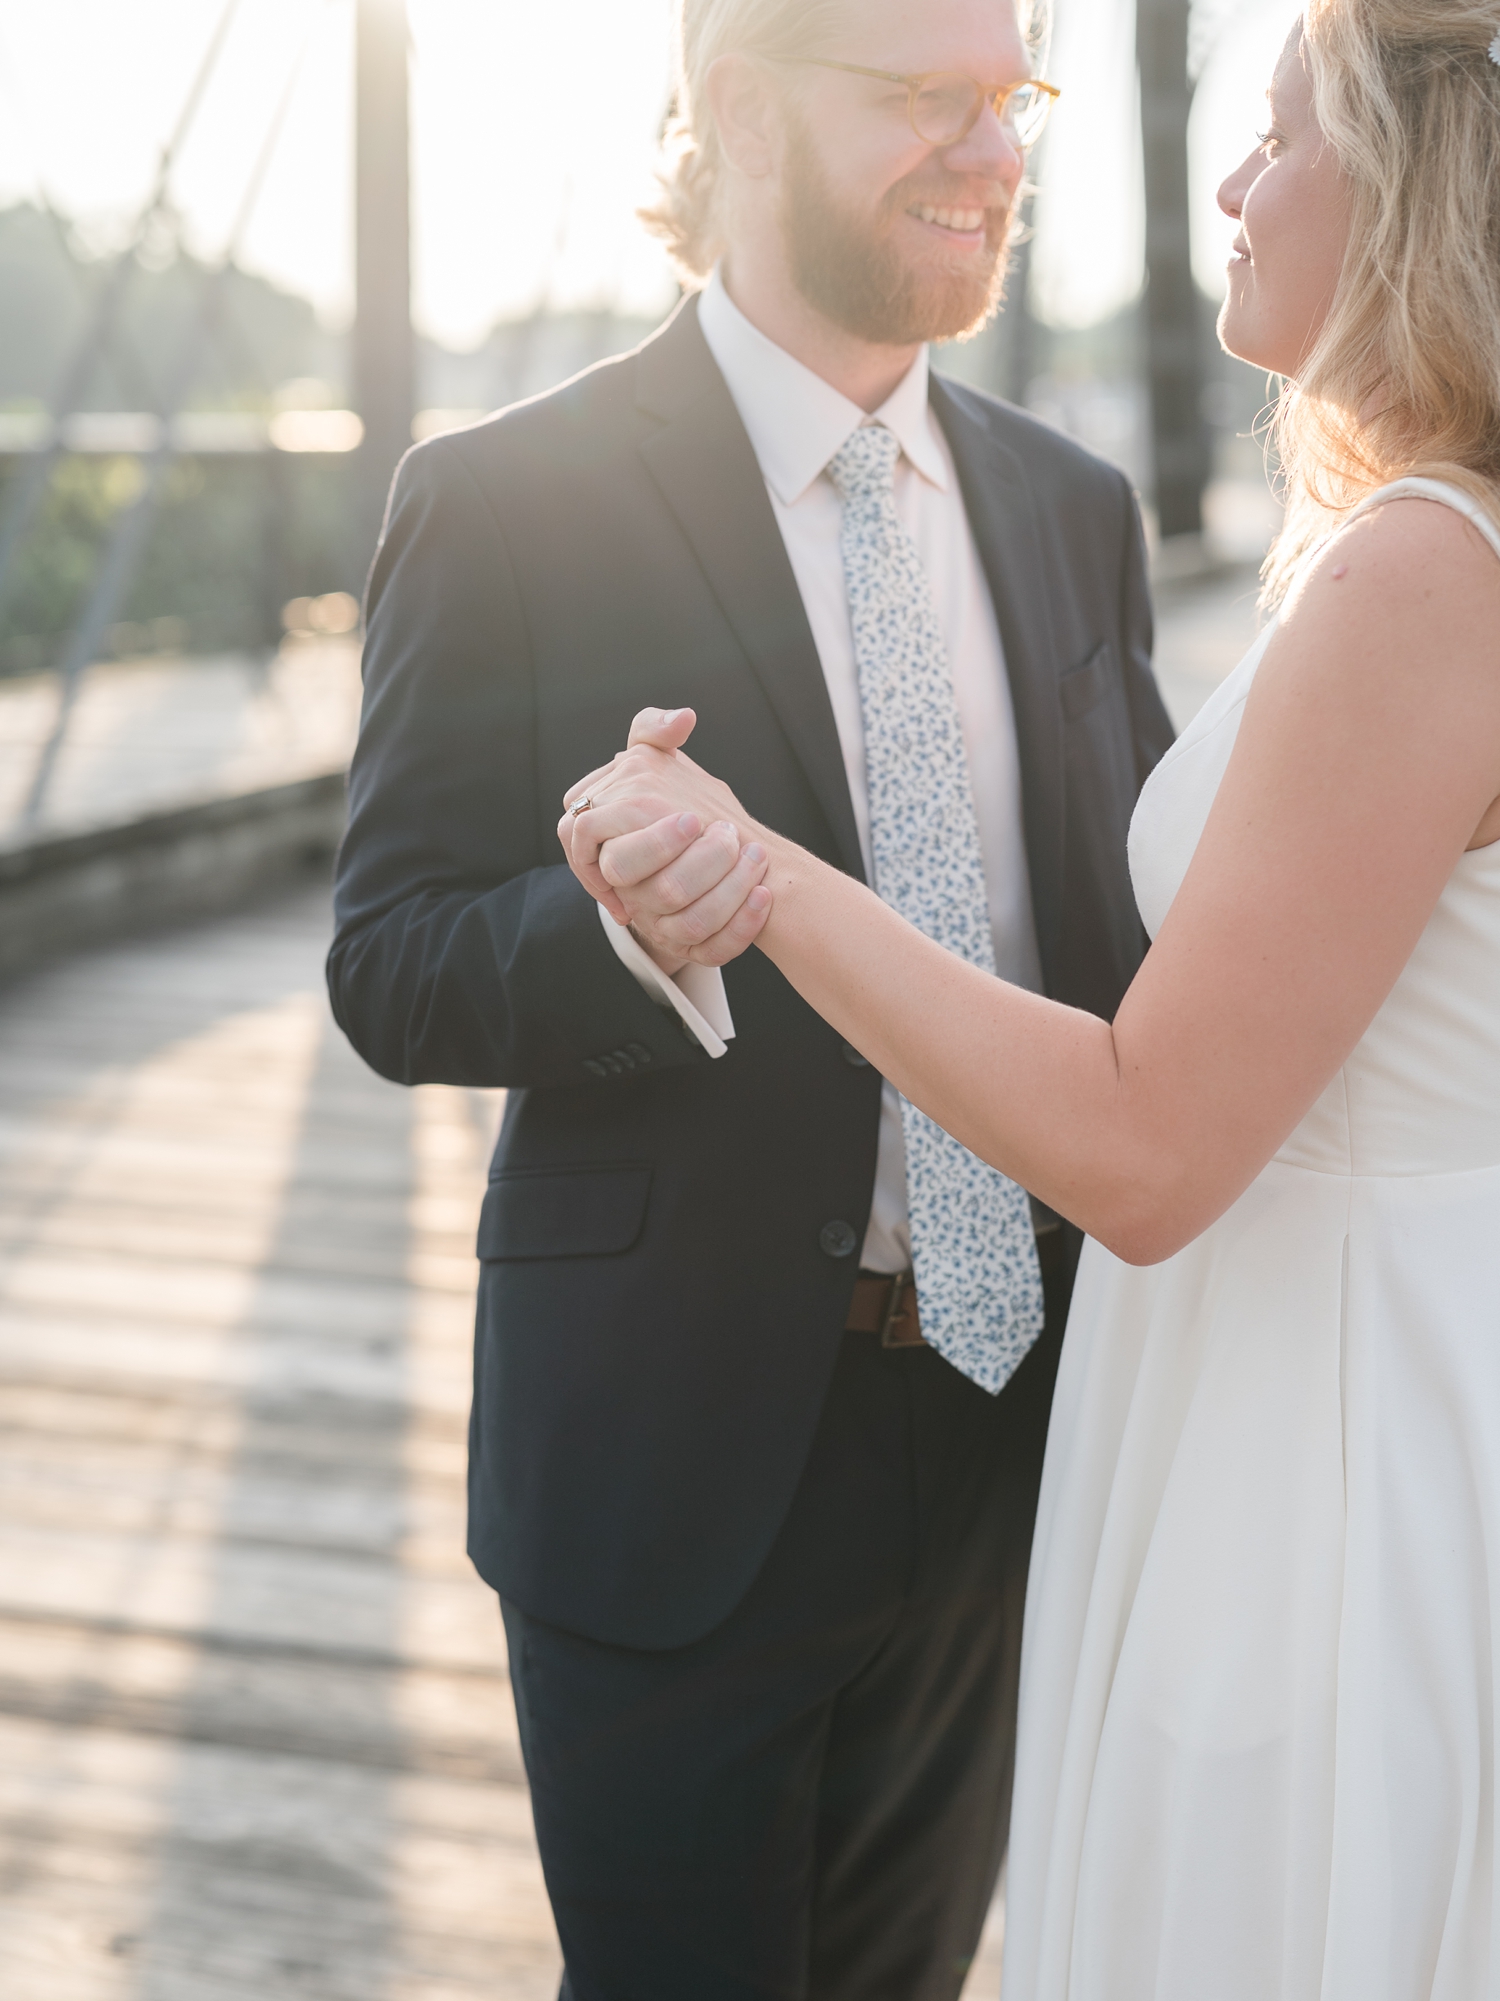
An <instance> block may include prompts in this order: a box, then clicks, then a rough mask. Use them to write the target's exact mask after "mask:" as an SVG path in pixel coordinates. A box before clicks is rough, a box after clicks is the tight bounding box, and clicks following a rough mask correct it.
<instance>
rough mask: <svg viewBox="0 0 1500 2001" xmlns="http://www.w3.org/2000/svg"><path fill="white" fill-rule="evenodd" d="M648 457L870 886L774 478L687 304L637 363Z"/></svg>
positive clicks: (854, 870) (831, 820) (643, 449)
mask: <svg viewBox="0 0 1500 2001" xmlns="http://www.w3.org/2000/svg"><path fill="white" fill-rule="evenodd" d="M637 369H638V376H637V382H638V387H637V393H636V401H637V404H638V405H639V406H640V407H641V408H642V409H643V410H646V411H647V412H648V413H649V414H650V415H651V416H653V417H656V418H658V419H659V420H660V428H659V429H657V430H655V431H653V432H651V433H650V434H649V435H648V436H647V437H645V438H644V439H643V440H642V441H641V445H640V448H639V449H640V453H641V457H642V458H643V459H644V460H645V463H646V466H647V469H648V470H649V472H650V474H651V477H652V478H653V479H654V480H655V481H656V484H657V486H658V487H659V488H660V489H661V493H662V497H663V498H664V500H665V501H666V503H667V505H668V507H670V508H671V510H672V513H673V514H674V515H675V517H676V519H677V523H678V526H679V527H680V528H681V529H682V532H683V534H684V535H685V536H686V537H687V540H688V543H689V545H690V546H691V548H692V551H693V554H694V555H695V556H696V557H697V559H698V563H699V565H700V566H701V568H702V570H703V573H704V575H705V576H706V577H707V579H708V581H709V584H710V586H711V587H712V589H713V592H714V595H715V597H716V598H717V599H718V601H719V604H720V607H721V608H722V610H723V612H724V616H725V617H726V618H727V619H728V621H729V624H730V626H731V627H732V628H733V630H734V633H735V636H736V638H737V639H738V640H739V642H740V644H741V646H742V647H743V648H744V649H745V653H746V655H747V656H748V658H749V660H750V664H751V666H752V667H753V668H754V670H755V673H756V675H757V676H758V678H759V680H760V683H761V686H762V688H763V689H764V690H765V693H766V697H767V699H768V701H769V702H770V704H771V707H772V708H773V709H774V711H775V713H776V716H777V718H778V720H779V721H780V723H781V726H782V728H783V730H784V731H785V732H786V736H787V741H788V742H789V743H790V745H791V747H792V750H793V752H794V754H795V755H796V757H797V759H798V761H799V762H800V764H801V766H802V769H803V771H804V772H805V773H806V776H807V780H808V783H809V785H811V787H812V790H813V792H814V794H815V796H816V798H817V800H818V804H819V805H820V806H821V807H822V809H823V813H824V816H825V818H826V819H827V821H828V824H829V827H830V829H831V830H832V833H833V837H834V841H835V844H836V846H837V850H838V855H839V859H840V861H841V862H842V864H843V866H844V868H845V869H846V870H848V872H849V873H850V874H852V875H855V876H857V877H859V878H860V880H861V881H862V880H863V879H864V865H863V862H862V861H861V859H860V852H859V834H858V830H857V829H856V826H855V822H854V808H853V805H852V804H851V802H850V798H849V784H848V780H847V778H846V777H845V773H844V756H843V751H842V750H841V748H840V746H839V736H838V728H837V726H836V724H835V722H834V719H833V705H832V703H831V702H830V701H829V699H828V685H827V683H826V682H825V680H824V678H823V669H822V665H821V663H820V661H819V659H818V650H817V647H816V646H815V644H814V643H813V636H812V628H811V627H810V626H809V625H808V622H807V613H806V612H805V611H804V610H803V606H802V597H801V593H800V592H799V591H798V589H797V580H796V578H795V576H794V575H793V573H792V566H791V563H790V561H789V560H788V557H787V553H786V545H785V543H784V542H783V541H782V539H781V531H780V529H779V528H778V527H777V526H776V517H775V515H774V514H773V512H772V510H771V502H770V499H769V497H768V496H767V493H766V488H765V481H764V480H763V479H762V477H761V471H760V467H759V465H758V464H757V462H756V458H755V453H754V451H753V450H752V448H751V444H750V440H749V438H748V437H747V436H746V434H745V427H744V425H743V424H742V423H741V422H740V419H739V413H738V412H737V411H736V409H735V407H734V401H733V398H732V397H731V396H730V394H729V391H728V389H727V387H726V386H725V383H724V378H723V376H722V375H720V373H719V371H718V368H717V366H716V365H715V363H714V359H713V356H712V355H711V354H710V353H709V351H708V344H707V342H706V341H705V340H704V338H703V335H702V333H701V332H700V331H699V328H698V314H697V305H696V302H695V301H692V300H689V301H686V302H685V303H684V304H683V305H682V306H681V307H679V309H678V311H677V313H676V314H675V315H674V316H673V318H672V320H671V321H670V322H669V323H668V325H667V326H666V327H665V328H664V329H663V331H662V332H661V333H660V334H658V335H657V336H656V337H655V338H654V339H653V340H651V341H649V342H647V344H646V345H645V347H643V348H642V349H641V350H640V352H639V354H638V356H637Z"/></svg>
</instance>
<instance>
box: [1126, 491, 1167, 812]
mask: <svg viewBox="0 0 1500 2001" xmlns="http://www.w3.org/2000/svg"><path fill="white" fill-rule="evenodd" d="M1120 484H1121V486H1122V488H1123V489H1124V497H1125V511H1126V528H1125V547H1124V561H1123V563H1122V564H1121V570H1120V658H1121V660H1122V661H1123V663H1124V674H1125V700H1126V704H1127V706H1128V707H1129V710H1130V734H1131V742H1132V746H1133V748H1134V751H1135V770H1136V786H1137V788H1138V789H1139V787H1140V786H1142V785H1144V784H1145V782H1146V780H1147V779H1148V778H1149V777H1150V775H1151V773H1152V772H1153V771H1154V770H1155V768H1156V766H1157V765H1158V764H1159V763H1160V762H1161V760H1162V758H1163V757H1164V756H1165V755H1166V753H1167V751H1168V749H1169V748H1170V746H1171V744H1172V741H1173V739H1174V738H1175V737H1176V735H1177V732H1176V730H1174V729H1173V727H1172V721H1171V718H1170V717H1169V716H1168V714H1167V710H1166V705H1165V703H1164V702H1163V701H1162V698H1161V690H1160V689H1159V688H1158V687H1157V685H1156V676H1155V675H1154V674H1153V673H1152V671H1151V649H1152V645H1153V643H1154V640H1155V636H1156V634H1155V623H1154V620H1153V618H1152V615H1151V588H1150V584H1149V582H1148V581H1147V575H1146V537H1145V535H1144V533H1143V531H1142V528H1141V510H1140V508H1139V507H1138V506H1137V504H1136V498H1135V494H1134V493H1133V492H1132V491H1131V487H1130V482H1129V481H1128V480H1127V479H1126V478H1125V476H1124V475H1123V474H1121V476H1120Z"/></svg>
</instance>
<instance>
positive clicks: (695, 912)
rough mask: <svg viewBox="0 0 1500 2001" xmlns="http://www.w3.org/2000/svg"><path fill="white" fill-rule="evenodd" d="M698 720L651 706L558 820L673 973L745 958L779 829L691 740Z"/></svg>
mask: <svg viewBox="0 0 1500 2001" xmlns="http://www.w3.org/2000/svg"><path fill="white" fill-rule="evenodd" d="M697 721H698V718H697V716H696V715H695V714H694V712H693V711H692V710H691V709H643V710H642V711H641V713H640V714H639V715H638V716H637V717H636V719H635V721H634V722H633V723H632V724H631V726H630V737H629V742H628V747H627V748H626V749H625V750H623V751H621V752H619V753H618V755H616V756H615V757H612V758H611V759H610V761H609V763H608V764H605V765H601V766H600V767H599V769H598V770H597V771H591V772H590V773H589V775H588V776H587V778H583V779H580V781H579V782H578V784H576V785H574V786H571V787H569V789H568V792H567V794H566V797H565V798H564V801H563V804H564V808H565V809H566V810H565V811H564V813H563V816H562V818H561V819H560V820H559V821H558V823H557V837H558V839H559V840H560V841H561V842H562V844H563V851H564V853H565V854H566V855H567V857H568V864H569V866H570V867H571V868H572V870H573V873H574V874H575V875H576V876H577V877H578V880H579V881H580V882H581V883H582V884H583V886H584V888H585V889H586V890H587V891H588V892H589V895H590V896H592V897H594V898H595V899H596V900H597V901H598V902H599V903H602V904H603V905H604V908H605V909H606V910H607V911H608V912H609V914H610V916H611V917H613V918H614V920H615V922H616V923H617V924H628V925H629V926H630V928H631V930H632V932H633V933H634V934H635V936H636V938H637V939H638V940H639V941H640V943H641V944H642V945H643V946H644V947H645V948H646V950H647V951H648V952H649V953H650V954H651V956H652V958H653V959H654V960H655V961H656V964H657V965H658V966H659V967H660V968H661V969H662V971H663V972H665V973H667V974H668V975H670V974H672V973H676V972H679V971H680V970H681V969H682V967H683V966H685V965H686V964H687V963H688V962H689V961H690V960H691V961H694V962H696V963H697V964H698V965H700V966H722V965H725V964H727V963H728V961H729V960H730V959H734V958H738V956H739V954H740V953H741V952H743V951H744V950H745V949H746V948H747V947H748V946H749V945H751V944H753V943H754V942H755V939H756V938H757V937H758V936H759V934H760V932H761V930H762V928H763V927H764V925H765V922H766V919H767V917H768V916H769V915H770V911H771V901H772V898H771V892H770V890H769V889H768V888H767V887H766V886H765V877H766V872H767V870H768V869H769V867H770V839H771V837H770V835H769V834H768V832H767V830H766V829H765V828H763V827H759V826H757V825H756V823H755V822H754V821H753V820H752V819H751V818H750V816H749V815H748V814H747V813H746V811H745V809H744V807H743V806H741V804H740V802H739V801H738V799H736V798H735V796H734V794H733V793H732V792H731V791H730V789H729V787H728V786H727V785H724V784H722V783H721V782H720V780H718V779H717V778H714V777H711V776H710V775H709V773H708V772H706V771H704V770H703V769H702V767H701V766H699V765H696V764H694V762H693V760H692V759H691V758H690V757H688V756H687V755H686V754H685V752H684V751H683V749H682V746H683V744H685V743H686V742H687V739H688V738H689V736H691V734H692V732H693V730H694V728H695V726H696V724H697ZM583 799H587V800H589V801H590V804H589V806H588V807H587V809H586V810H584V811H583V812H580V813H576V814H575V813H574V812H573V811H572V808H573V807H574V806H576V805H577V804H578V802H579V801H580V800H583Z"/></svg>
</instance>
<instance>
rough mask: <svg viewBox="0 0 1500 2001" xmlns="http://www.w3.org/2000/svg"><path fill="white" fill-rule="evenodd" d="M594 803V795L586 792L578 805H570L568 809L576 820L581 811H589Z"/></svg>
mask: <svg viewBox="0 0 1500 2001" xmlns="http://www.w3.org/2000/svg"><path fill="white" fill-rule="evenodd" d="M593 803H594V801H593V796H592V795H591V794H590V793H587V792H585V793H584V795H583V797H582V798H581V799H580V800H579V801H578V804H577V805H576V806H570V807H569V808H568V811H569V812H570V813H571V814H572V815H573V818H574V819H575V820H576V819H577V818H578V816H579V814H580V813H587V812H588V811H589V810H590V809H591V808H592V806H593Z"/></svg>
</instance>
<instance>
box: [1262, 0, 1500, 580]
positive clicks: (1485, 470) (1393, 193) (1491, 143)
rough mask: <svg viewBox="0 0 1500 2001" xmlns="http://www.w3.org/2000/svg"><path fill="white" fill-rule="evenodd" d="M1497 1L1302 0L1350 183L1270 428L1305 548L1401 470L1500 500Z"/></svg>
mask: <svg viewBox="0 0 1500 2001" xmlns="http://www.w3.org/2000/svg"><path fill="white" fill-rule="evenodd" d="M1497 35H1500V0H1308V6H1307V12H1306V17H1305V20H1304V23H1303V33H1302V50H1303V56H1304V60H1305V61H1306V63H1307V68H1308V74H1309V76H1310V78H1311V81H1312V89H1313V103H1314V108H1315V111H1316V115H1317V120H1318V124H1319V127H1320V128H1321V130H1322V132H1323V135H1324V137H1325V139H1326V140H1327V142H1328V143H1329V145H1330V146H1331V147H1332V148H1333V151H1334V155H1335V157H1336V158H1337V160H1338V163H1339V166H1340V168H1341V169H1342V171H1343V173H1344V175H1345V177H1346V180H1347V184H1348V190H1349V247H1348V249H1347V251H1346V252H1345V256H1344V265H1343V270H1342V272H1341V273H1340V276H1339V282H1338V286H1337V289H1336V291H1335V294H1334V299H1333V304H1332V307H1331V308H1330V311H1329V314H1328V318H1327V321H1326V322H1325V324H1324V326H1323V328H1322V330H1321V332H1320V333H1319V335H1318V339H1317V341H1316V343H1315V344H1314V347H1313V349H1312V352H1311V354H1310V355H1309V356H1308V358H1307V361H1306V362H1305V364H1304V365H1303V367H1302V368H1301V369H1299V371H1298V376H1297V380H1296V382H1295V383H1288V384H1286V385H1284V386H1283V389H1282V392H1281V395H1280V398H1279V401H1278V404H1277V408H1276V413H1275V416H1274V419H1273V421H1272V426H1271V436H1272V442H1273V444H1274V446H1275V449H1276V451H1277V454H1278V456H1279V458H1280V461H1281V468H1282V475H1283V478H1284V479H1285V481H1286V485H1287V492H1288V509H1287V518H1286V524H1285V527H1284V528H1283V531H1282V534H1281V536H1280V537H1279V538H1278V540H1277V543H1276V546H1275V547H1274V549H1273V550H1272V552H1271V555H1270V557H1269V558H1268V560H1267V566H1266V576H1267V593H1268V595H1269V596H1271V597H1272V598H1274V597H1276V596H1278V595H1279V594H1280V593H1281V592H1282V591H1283V590H1284V589H1285V588H1286V585H1287V583H1288V581H1289V580H1290V576H1291V573H1292V571H1293V569H1294V568H1295V566H1296V563H1297V561H1298V559H1299V558H1300V557H1301V556H1302V554H1303V553H1304V552H1305V551H1306V549H1307V548H1308V547H1309V546H1310V545H1311V544H1312V543H1313V542H1314V541H1316V539H1317V538H1318V536H1319V535H1320V534H1322V533H1323V532H1324V531H1325V530H1326V529H1327V528H1328V527H1329V525H1330V523H1331V522H1336V521H1337V520H1338V519H1339V518H1340V517H1341V516H1342V515H1344V514H1345V513H1347V512H1348V510H1349V509H1350V508H1351V507H1353V506H1355V505H1356V504H1357V503H1358V501H1359V500H1360V499H1361V498H1363V496H1364V495H1366V494H1368V493H1371V492H1373V491H1374V490H1375V488H1376V487H1379V486H1382V485H1384V484H1385V483H1386V482H1387V481H1388V480H1392V479H1398V478H1401V477H1402V476H1404V475H1406V474H1409V473H1423V474H1426V475H1428V476H1429V477H1433V478H1439V479H1446V480H1450V481H1452V482H1453V483H1454V484H1455V485H1458V486H1461V487H1464V488H1465V489H1467V491H1468V492H1470V493H1471V494H1472V495H1473V496H1474V497H1475V499H1477V500H1479V501H1480V503H1481V504H1482V505H1483V506H1485V507H1488V508H1494V507H1495V505H1496V502H1497V500H1500V65H1497V64H1496V63H1495V62H1494V61H1493V60H1492V59H1491V57H1490V55H1489V49H1490V46H1491V44H1492V43H1495V41H1496V38H1497Z"/></svg>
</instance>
